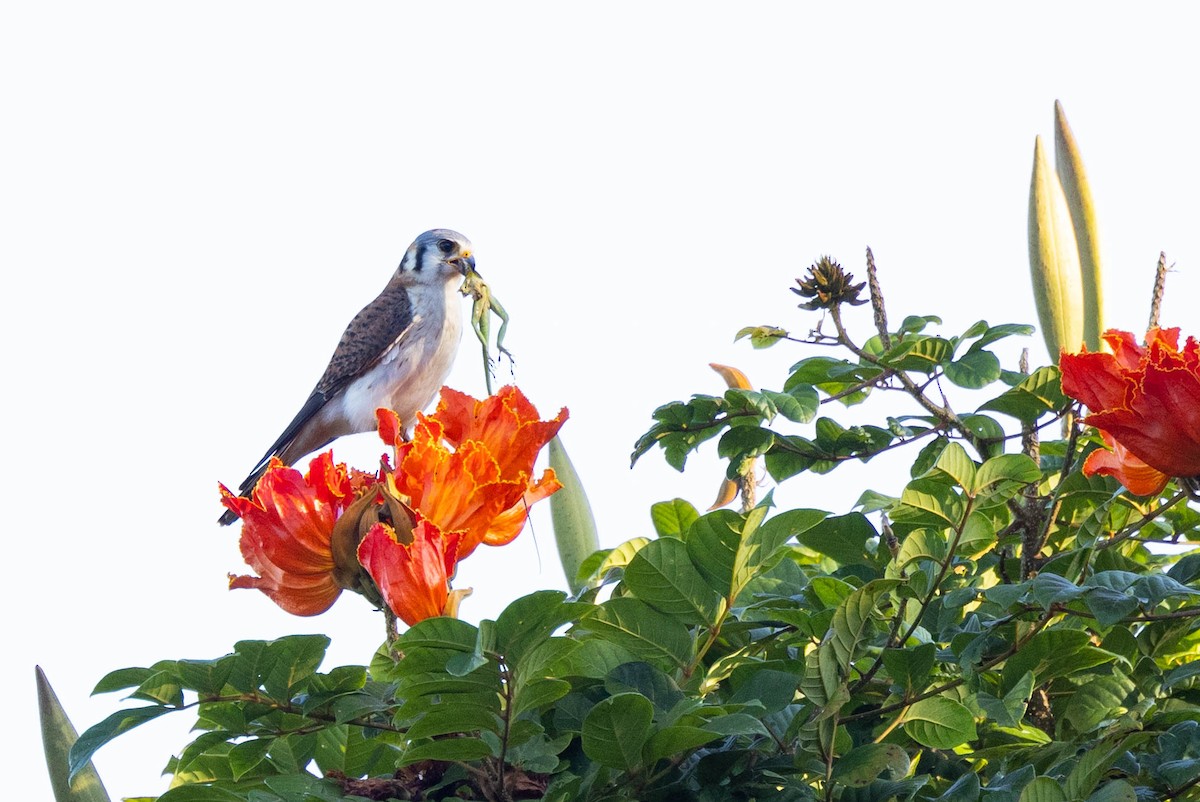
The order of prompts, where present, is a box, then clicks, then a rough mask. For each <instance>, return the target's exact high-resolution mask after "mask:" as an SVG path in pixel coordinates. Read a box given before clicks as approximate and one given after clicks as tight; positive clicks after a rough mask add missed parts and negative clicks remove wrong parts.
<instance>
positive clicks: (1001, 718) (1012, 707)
mask: <svg viewBox="0 0 1200 802" xmlns="http://www.w3.org/2000/svg"><path fill="white" fill-rule="evenodd" d="M1033 687H1034V685H1033V672H1032V671H1026V672H1025V675H1024V676H1022V677H1021V679H1020V680H1018V681H1017V684H1016V685H1014V686H1013V687H1012V690H1010V691H1009V692H1008V693H1006V694H1004V698H1003V699H997V698H996V697H994V696H992V695H991V694H990V693H984V692H982V691H981V692H980V693H978V694H976V697H975V701H976V702H977V703H978V704H979V707H980V708H981V709H982V710H983V712H984V713H986V714H987V716H988V718H990V719H991V720H992V721H994V722H996V723H997V724H998V725H1000V726H1001V727H1019V726H1020V725H1021V719H1022V718H1023V717H1024V716H1025V707H1026V705H1028V704H1029V697H1031V696H1032V695H1033Z"/></svg>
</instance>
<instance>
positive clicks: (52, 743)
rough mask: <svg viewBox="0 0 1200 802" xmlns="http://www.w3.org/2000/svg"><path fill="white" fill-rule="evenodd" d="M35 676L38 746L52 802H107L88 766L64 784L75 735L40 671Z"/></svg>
mask: <svg viewBox="0 0 1200 802" xmlns="http://www.w3.org/2000/svg"><path fill="white" fill-rule="evenodd" d="M36 672H37V695H38V714H39V716H40V717H41V721H42V746H43V747H44V748H45V750H46V768H47V769H49V771H50V786H51V788H53V789H54V799H55V802H110V801H109V798H108V792H107V791H105V790H104V783H102V782H100V775H98V774H97V773H96V769H95V767H94V766H92V764H91V763H88V764H87V765H86V766H84V767H83V768H82V769H81V770H80V771H79V773H78V774H76V775H75V779H74V780H71V781H68V780H67V776H68V774H69V773H70V771H69V759H68V756H69V754H70V751H71V746H72V745H73V744H74V743H75V741H76V740H78V738H79V733H77V732H76V731H75V727H74V726H72V725H71V720H70V719H69V718H67V713H66V711H65V710H63V707H62V704H60V703H59V701H58V696H57V695H55V693H54V689H53V688H51V687H50V681H49V680H47V679H46V675H45V674H44V673H42V669H41V668H37V669H36Z"/></svg>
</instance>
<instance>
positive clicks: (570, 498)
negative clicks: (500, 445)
mask: <svg viewBox="0 0 1200 802" xmlns="http://www.w3.org/2000/svg"><path fill="white" fill-rule="evenodd" d="M550 467H551V468H553V469H554V473H555V475H556V476H557V477H558V481H559V482H561V483H562V489H560V490H559V491H558V492H556V493H555V494H554V495H552V496H551V497H550V520H551V522H552V523H553V524H554V540H555V542H556V543H557V544H558V558H559V560H560V561H562V567H563V573H565V574H566V575H567V585H568V587H570V588H571V592H572V593H578V592H579V591H580V590H582V589H583V585H584V583H583V582H582V581H581V580H580V579H579V566H580V565H582V564H583V561H584V560H585V559H587V558H588V557H589V556H591V554H592V552H594V551H596V550H597V549H599V548H600V540H599V538H598V537H597V536H596V519H595V518H594V517H593V516H592V505H591V504H589V503H588V498H587V493H585V492H583V483H582V482H580V481H579V474H578V473H576V472H575V466H574V465H572V464H571V458H570V457H568V456H567V450H566V449H565V448H563V444H562V440H560V439H559V438H558V437H557V436H556V437H555V438H554V439H553V440H551V441H550Z"/></svg>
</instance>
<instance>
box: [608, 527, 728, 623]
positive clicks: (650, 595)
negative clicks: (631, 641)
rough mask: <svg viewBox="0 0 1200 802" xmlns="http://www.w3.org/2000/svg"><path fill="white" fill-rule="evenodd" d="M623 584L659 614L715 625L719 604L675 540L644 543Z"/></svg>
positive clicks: (717, 596) (630, 565) (681, 543)
mask: <svg viewBox="0 0 1200 802" xmlns="http://www.w3.org/2000/svg"><path fill="white" fill-rule="evenodd" d="M625 585H626V587H628V588H629V591H630V592H631V593H632V594H633V595H634V596H636V597H637V598H639V599H641V600H642V601H644V602H646V603H647V604H649V605H650V606H651V607H654V608H655V609H656V610H658V611H659V612H662V613H666V614H667V615H669V616H674V617H676V618H679V619H681V620H683V621H685V622H687V623H691V624H712V623H714V622H715V620H716V616H717V613H718V611H719V609H720V605H721V597H720V596H719V595H718V594H717V593H716V592H715V591H713V590H712V589H711V588H709V587H708V585H707V584H705V581H704V578H703V577H702V576H700V572H699V571H697V570H696V567H695V566H694V565H693V564H692V561H691V559H689V557H688V550H687V546H685V545H684V543H683V541H682V540H676V539H675V538H663V539H660V540H655V541H652V542H650V543H647V544H646V545H645V546H644V547H643V548H642V549H641V550H640V551H639V552H638V553H637V555H635V556H634V558H633V559H632V560H630V562H629V567H628V568H626V569H625Z"/></svg>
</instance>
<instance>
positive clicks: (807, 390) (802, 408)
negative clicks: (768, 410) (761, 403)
mask: <svg viewBox="0 0 1200 802" xmlns="http://www.w3.org/2000/svg"><path fill="white" fill-rule="evenodd" d="M762 392H763V395H764V396H766V397H767V398H768V399H769V400H770V401H771V403H773V404H774V405H775V408H776V409H777V410H779V414H780V415H782V416H783V417H785V418H787V419H788V420H790V421H792V422H793V423H808V422H809V421H811V420H812V419H813V418H815V417H816V416H817V410H818V409H820V405H821V399H820V396H818V395H817V391H816V388H814V387H811V386H809V385H806V384H802V385H799V386H797V387H793V388H792V389H791V390H790V391H789V392H786V393H777V392H774V391H772V390H763V391H762Z"/></svg>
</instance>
